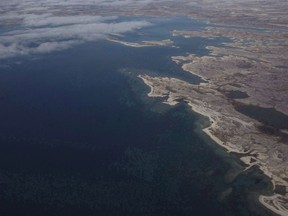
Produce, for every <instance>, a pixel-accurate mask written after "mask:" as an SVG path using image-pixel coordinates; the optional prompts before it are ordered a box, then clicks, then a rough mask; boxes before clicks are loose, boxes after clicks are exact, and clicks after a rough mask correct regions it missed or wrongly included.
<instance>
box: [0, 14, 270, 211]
mask: <svg viewBox="0 0 288 216" xmlns="http://www.w3.org/2000/svg"><path fill="white" fill-rule="evenodd" d="M120 19H123V20H125V19H129V18H125V17H124V18H120ZM139 19H140V18H139ZM145 19H148V20H150V21H151V22H152V23H154V25H153V26H150V27H147V28H144V29H141V30H139V31H137V32H131V33H128V34H126V35H125V37H123V38H121V39H123V40H125V41H130V42H136V41H142V40H163V39H168V38H170V39H171V40H173V41H174V42H175V45H176V46H179V48H172V47H142V48H135V47H128V46H124V45H121V44H117V43H112V42H109V41H106V40H102V41H97V42H91V43H88V44H87V43H86V44H82V45H79V46H76V47H74V48H71V49H68V50H63V51H59V52H53V53H50V54H45V55H33V56H25V57H21V58H13V59H6V60H1V67H0V215H1V216H14V215H19V216H20V215H21V216H26V215H27V216H39V215H41V216H73V215H82V216H90V215H91V216H92V215H93V216H104V215H105V216H124V215H125V216H134V215H137V216H142V215H143V216H144V215H145V216H150V215H151V216H154V215H155V216H164V215H165V216H182V215H183V216H186V215H187V216H188V215H189V216H192V215H193V216H194V215H195V216H210V215H221V216H222V215H223V216H226V215H227V216H228V215H231V216H232V215H233V216H238V215H239V216H246V215H247V216H248V215H253V216H256V215H259V216H260V215H261V216H265V215H267V216H268V215H273V214H272V213H271V212H269V211H268V210H266V209H265V208H264V207H262V206H261V205H260V204H259V203H258V201H257V197H258V195H259V194H260V193H262V194H263V193H264V194H269V193H271V187H272V186H271V183H270V182H269V179H268V178H266V177H265V176H264V175H263V174H262V173H261V171H259V169H257V168H252V169H250V170H248V171H246V172H241V171H242V170H243V169H244V165H243V164H241V163H240V161H239V159H238V157H237V156H236V155H229V154H228V153H226V152H225V150H224V149H222V148H221V147H219V146H218V145H217V144H215V143H214V142H212V141H211V140H210V139H209V137H207V136H206V135H205V134H203V132H202V128H203V127H205V126H207V125H208V120H207V118H205V117H203V116H200V115H198V114H196V113H193V112H192V111H191V110H190V108H189V107H188V106H187V105H186V104H185V103H180V104H179V105H176V106H169V105H165V104H163V103H162V102H161V99H157V98H149V97H147V93H148V92H149V88H148V87H147V86H146V85H145V84H144V83H143V82H142V80H141V79H139V78H138V77H137V75H139V74H144V73H146V74H150V75H157V76H170V77H176V78H180V79H183V80H186V81H188V82H191V83H196V84H197V83H199V82H202V80H201V79H200V78H199V77H196V76H193V75H191V74H188V73H186V72H184V71H183V70H182V69H181V67H179V66H178V65H176V64H175V63H174V62H172V61H171V56H176V55H185V54H187V53H194V54H197V55H200V56H201V55H206V54H208V52H207V50H206V49H205V46H207V45H221V42H223V41H225V40H227V39H225V38H219V39H213V40H212V39H211V40H210V39H204V38H190V39H187V38H186V39H185V38H182V37H172V36H171V31H172V30H174V29H176V30H185V29H186V30H201V29H202V28H204V27H206V26H207V25H208V24H206V23H204V22H201V21H197V20H196V21H195V20H191V19H188V18H185V17H175V18H173V19H172V18H154V17H148V18H145Z"/></svg>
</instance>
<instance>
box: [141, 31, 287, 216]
mask: <svg viewBox="0 0 288 216" xmlns="http://www.w3.org/2000/svg"><path fill="white" fill-rule="evenodd" d="M173 36H175V37H176V36H177V37H179V36H180V37H181V36H182V37H185V38H188V37H204V38H217V37H225V38H227V39H229V42H225V43H222V44H221V46H217V47H216V46H208V47H206V49H208V50H209V54H208V55H205V56H196V55H194V54H188V55H186V56H173V57H172V60H173V61H174V62H175V63H177V64H178V65H180V66H181V67H182V68H183V70H185V71H187V72H188V73H192V74H194V75H197V76H199V77H201V78H202V79H203V80H205V81H206V82H202V83H200V84H199V85H193V84H190V83H188V82H186V81H183V80H180V79H176V78H171V77H153V76H148V75H140V76H139V77H140V78H141V79H142V80H143V81H144V82H145V83H146V84H147V85H148V86H150V88H151V91H150V93H149V94H148V95H149V96H151V97H163V98H164V97H165V100H166V101H165V103H168V104H171V105H175V104H177V103H178V101H180V100H181V101H185V102H187V103H188V104H189V106H191V108H192V110H194V111H195V112H197V113H200V114H202V115H204V116H207V117H208V118H209V119H210V123H211V125H210V126H209V127H207V128H205V129H204V132H205V133H206V134H208V135H209V136H210V137H211V138H212V139H213V140H214V141H215V142H216V143H218V144H219V145H221V146H223V147H224V148H225V149H227V150H228V152H235V153H238V154H239V155H242V156H241V160H242V161H243V162H244V163H245V164H247V168H246V169H249V168H250V167H252V166H258V167H259V168H260V169H261V170H262V171H263V172H264V173H265V174H266V175H267V176H268V177H270V179H271V181H272V183H273V186H274V194H273V195H271V196H264V195H261V196H260V197H259V201H260V202H261V203H262V204H263V205H264V206H266V207H267V208H269V209H270V210H272V211H273V212H275V213H277V214H279V215H283V216H284V215H288V193H287V192H288V168H287V167H288V142H287V140H285V139H283V136H285V133H284V132H283V133H267V130H266V131H265V130H261V128H262V129H263V127H267V128H269V122H267V123H263V122H260V121H258V120H257V119H255V118H252V117H249V116H247V115H244V114H243V113H240V112H238V110H237V107H238V106H255V107H259V108H270V109H272V110H275V112H279V113H281V114H282V115H283V116H288V88H287V83H288V78H287V69H288V59H287V56H288V49H287V47H288V43H287V32H286V31H279V30H277V31H272V30H271V29H266V30H261V31H260V30H259V29H243V28H239V27H234V28H231V27H223V26H222V27H209V28H206V29H204V30H203V31H181V30H175V31H174V32H173ZM233 92H236V93H238V94H240V93H241V95H242V96H241V97H230V96H229V95H231V93H233ZM271 118H273V114H272V113H271ZM272 128H273V127H272ZM277 129H280V130H281V131H286V130H287V128H285V127H284V128H281V127H280V128H277ZM282 135H283V136H282ZM279 187H281V188H284V189H283V190H282V192H281V194H280V193H279V192H277V191H276V188H279Z"/></svg>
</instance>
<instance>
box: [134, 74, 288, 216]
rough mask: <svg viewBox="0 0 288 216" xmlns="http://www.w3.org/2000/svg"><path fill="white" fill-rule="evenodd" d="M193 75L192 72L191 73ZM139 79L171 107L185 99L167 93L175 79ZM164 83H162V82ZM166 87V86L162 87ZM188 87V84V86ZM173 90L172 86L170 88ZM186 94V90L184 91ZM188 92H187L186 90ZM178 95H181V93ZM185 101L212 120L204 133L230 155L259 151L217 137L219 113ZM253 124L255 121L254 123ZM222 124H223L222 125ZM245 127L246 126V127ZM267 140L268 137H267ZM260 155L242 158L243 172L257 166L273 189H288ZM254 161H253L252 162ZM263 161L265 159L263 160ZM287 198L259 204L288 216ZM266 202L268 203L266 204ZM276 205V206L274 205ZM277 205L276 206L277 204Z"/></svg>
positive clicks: (275, 197) (274, 197) (276, 196)
mask: <svg viewBox="0 0 288 216" xmlns="http://www.w3.org/2000/svg"><path fill="white" fill-rule="evenodd" d="M191 73H192V72H191ZM138 77H139V78H141V79H142V80H143V82H144V83H145V84H146V85H147V86H149V87H150V92H149V93H148V96H149V97H167V96H168V98H167V100H166V101H165V102H164V103H167V104H169V105H175V104H177V103H178V102H177V99H179V98H182V97H184V96H183V95H181V96H180V95H177V93H176V94H175V93H174V94H173V92H167V89H165V84H164V83H166V84H167V82H169V83H172V82H173V81H174V82H177V79H174V78H167V77H165V78H159V77H158V78H157V77H156V78H155V77H149V76H147V75H139V76H138ZM160 81H162V82H160ZM179 82H180V83H178V85H177V86H180V85H183V82H184V81H179ZM184 83H185V82H184ZM161 85H164V86H161ZM187 85H188V84H187ZM199 86H201V88H206V87H207V86H209V84H203V83H202V84H201V85H199ZM169 87H170V88H171V86H169ZM189 87H190V88H191V87H192V88H194V89H195V88H197V89H198V88H199V87H197V85H192V84H189ZM184 92H185V90H184ZM186 92H187V90H186ZM178 94H181V92H180V93H179V92H178ZM185 101H186V102H187V103H188V105H189V106H190V107H191V109H192V110H193V111H194V112H196V113H198V114H200V115H203V116H206V117H208V118H209V120H210V125H209V126H208V127H206V128H203V129H202V130H203V132H204V133H205V134H207V135H208V136H209V137H210V139H211V140H213V141H214V142H215V143H217V144H218V145H219V146H222V147H223V148H225V149H226V151H227V152H228V153H230V152H233V153H238V154H247V152H249V151H251V153H254V154H255V153H256V152H257V151H255V150H253V149H250V150H245V149H243V148H239V147H240V146H237V145H233V144H232V143H231V142H227V140H226V141H224V140H223V139H221V138H219V137H218V136H216V135H215V131H218V130H219V123H220V122H221V121H223V120H221V117H219V116H218V114H219V113H217V112H212V111H211V110H209V108H207V107H205V106H204V105H203V103H202V104H201V103H197V102H199V101H197V102H196V103H195V100H194V102H193V100H191V99H189V98H185ZM246 118H247V119H249V118H248V117H246ZM239 122H241V124H242V123H247V122H246V121H245V120H243V119H242V120H241V119H239ZM252 122H253V121H252ZM220 124H221V123H220ZM253 124H255V121H254V122H253ZM246 126H247V127H248V128H250V127H253V125H249V123H247V125H246ZM244 127H245V126H244ZM265 138H266V137H265ZM244 142H245V141H244ZM257 153H258V154H259V157H258V158H256V157H254V156H243V157H241V158H240V159H241V161H243V162H244V163H245V164H246V165H247V168H245V169H244V170H243V171H245V170H247V169H249V168H250V167H251V166H253V165H257V166H258V167H259V169H260V170H262V171H263V173H264V174H265V175H266V176H268V177H269V178H270V179H271V182H272V184H273V188H274V189H275V187H276V185H283V186H285V187H286V188H288V184H285V183H286V182H285V181H284V180H283V179H282V178H280V177H278V176H277V175H275V174H273V173H272V172H271V170H270V169H269V168H268V167H267V165H266V163H265V158H267V156H266V155H265V153H263V152H262V153H261V151H259V152H257ZM251 159H253V160H251ZM261 159H264V161H263V160H261ZM286 199H287V197H286V196H283V195H280V194H275V193H274V194H273V195H272V196H263V195H261V196H259V198H258V200H259V202H260V203H261V204H262V205H263V206H265V207H267V208H268V209H270V210H271V211H273V212H274V213H276V214H278V215H281V216H285V215H287V214H288V209H287V208H286V207H285V202H284V203H283V202H281V200H286ZM267 200H269V201H270V202H268V203H267ZM265 201H266V202H265ZM273 203H274V204H273ZM275 203H276V204H275Z"/></svg>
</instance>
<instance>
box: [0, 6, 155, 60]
mask: <svg viewBox="0 0 288 216" xmlns="http://www.w3.org/2000/svg"><path fill="white" fill-rule="evenodd" d="M150 1H151V0H138V1H132V0H116V1H109V0H85V1H84V0H81V1H80V0H67V1H60V0H46V1H44V0H9V1H8V0H1V1H0V8H1V9H0V12H3V13H0V23H1V22H2V23H5V22H9V23H11V22H12V23H14V24H15V25H14V29H13V28H11V30H9V28H8V30H5V31H2V33H1V32H0V59H1V58H7V57H14V56H18V55H27V54H33V53H48V52H52V51H57V50H61V49H66V48H69V47H71V46H74V45H76V44H79V43H83V42H88V41H96V40H99V39H104V38H106V37H107V36H108V35H110V34H119V33H125V32H128V31H133V30H136V29H138V28H143V27H146V26H149V25H151V23H149V22H146V21H133V20H132V19H131V21H126V22H123V21H122V22H121V21H119V20H118V17H116V16H97V15H91V11H90V10H89V7H88V9H85V10H89V11H85V10H84V9H83V10H81V13H80V12H79V8H77V9H75V14H77V15H71V13H69V14H67V13H65V11H63V8H62V9H61V10H62V11H60V12H59V10H58V11H57V12H55V5H70V6H71V5H72V6H73V5H93V4H103V5H105V4H106V5H110V4H111V5H113V6H119V5H126V4H145V3H148V2H150ZM132 2H133V3H132ZM2 6H3V7H2ZM33 8H34V9H35V10H34V9H33ZM70 12H71V10H70ZM56 14H57V15H56ZM72 14H73V13H72ZM80 14H81V15H80ZM16 26H17V30H15V27H16ZM12 29H13V30H12Z"/></svg>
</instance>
